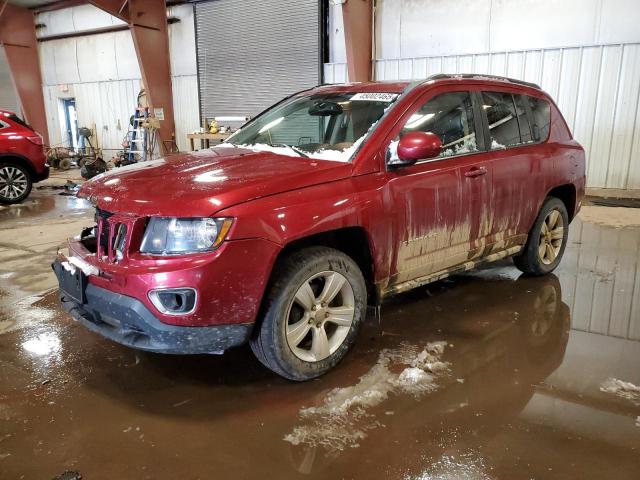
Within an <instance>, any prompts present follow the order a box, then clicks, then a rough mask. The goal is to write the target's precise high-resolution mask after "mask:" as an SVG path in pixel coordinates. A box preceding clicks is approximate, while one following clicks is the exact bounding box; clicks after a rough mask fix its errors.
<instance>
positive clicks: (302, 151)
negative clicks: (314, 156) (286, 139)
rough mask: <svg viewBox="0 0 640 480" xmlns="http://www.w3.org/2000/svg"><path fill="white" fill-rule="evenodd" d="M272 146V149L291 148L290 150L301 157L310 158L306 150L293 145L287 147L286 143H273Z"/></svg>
mask: <svg viewBox="0 0 640 480" xmlns="http://www.w3.org/2000/svg"><path fill="white" fill-rule="evenodd" d="M270 145H271V146H272V147H286V148H289V149H291V150H293V151H294V152H296V153H297V154H298V155H300V156H301V157H304V158H309V155H307V154H306V153H305V152H304V150H302V149H301V148H298V147H294V146H293V145H287V144H285V143H271V144H270Z"/></svg>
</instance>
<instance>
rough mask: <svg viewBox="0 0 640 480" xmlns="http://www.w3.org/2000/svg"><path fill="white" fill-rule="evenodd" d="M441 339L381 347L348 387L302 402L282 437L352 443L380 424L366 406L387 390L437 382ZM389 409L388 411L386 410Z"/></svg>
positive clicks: (413, 390)
mask: <svg viewBox="0 0 640 480" xmlns="http://www.w3.org/2000/svg"><path fill="white" fill-rule="evenodd" d="M445 345H446V342H431V343H428V344H427V345H426V347H425V348H424V349H422V350H420V349H419V348H417V347H415V346H411V345H401V346H400V347H398V348H396V349H385V350H383V351H382V352H380V356H379V357H378V361H377V362H376V364H375V365H374V366H373V367H372V368H371V369H370V370H369V371H368V372H367V373H365V374H364V375H363V376H361V377H360V380H359V381H358V383H357V384H355V385H353V386H351V387H343V388H336V389H334V390H332V391H331V392H329V393H328V394H327V395H326V397H325V398H324V402H323V404H322V405H321V406H318V407H309V408H303V409H302V410H301V411H300V419H301V420H302V421H303V423H304V424H303V425H299V426H296V427H295V428H294V430H293V432H292V433H290V434H288V435H286V436H285V438H284V439H285V440H286V441H288V442H290V443H292V444H293V445H308V446H311V447H314V446H322V447H324V448H325V449H326V450H327V451H330V452H331V451H339V450H344V449H345V448H346V447H351V448H356V447H358V446H360V445H359V443H358V442H359V441H360V440H362V439H364V438H366V436H367V431H369V430H373V429H375V428H378V427H381V426H384V425H383V424H382V423H380V421H379V420H378V419H377V417H376V415H375V414H372V413H371V412H370V410H371V409H372V408H373V407H376V406H378V405H380V404H381V403H383V402H384V401H385V400H387V399H388V398H389V396H390V395H392V394H396V395H399V394H409V395H414V396H416V397H419V396H421V395H422V394H425V393H428V392H432V391H434V390H436V389H437V388H438V385H437V383H436V380H437V377H439V376H441V375H444V374H446V373H447V372H448V370H449V366H448V364H447V363H445V362H443V361H442V360H441V357H442V354H443V353H444V349H445ZM388 413H391V412H388Z"/></svg>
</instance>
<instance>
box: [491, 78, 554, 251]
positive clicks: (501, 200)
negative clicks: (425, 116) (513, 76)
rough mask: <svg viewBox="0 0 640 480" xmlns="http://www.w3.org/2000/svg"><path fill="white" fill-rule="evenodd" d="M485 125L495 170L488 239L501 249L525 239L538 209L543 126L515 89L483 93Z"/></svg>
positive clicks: (541, 186) (540, 188)
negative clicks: (539, 141)
mask: <svg viewBox="0 0 640 480" xmlns="http://www.w3.org/2000/svg"><path fill="white" fill-rule="evenodd" d="M479 95H480V99H481V102H482V113H483V115H484V119H483V120H484V121H485V123H486V125H487V130H488V136H489V139H488V141H487V143H488V144H489V145H490V154H489V155H490V157H491V165H492V170H493V205H492V212H491V216H492V229H491V235H490V238H489V239H488V243H489V244H491V245H492V250H493V251H497V250H501V249H503V248H505V247H509V246H511V245H513V244H517V243H523V242H524V240H525V236H526V234H527V232H528V230H529V228H530V226H531V225H530V224H531V219H532V218H533V217H534V216H535V213H536V211H537V208H538V201H539V193H538V192H540V191H541V190H542V189H543V185H542V184H541V182H543V181H544V179H543V175H542V170H541V169H542V168H543V167H544V165H543V164H544V162H545V158H544V156H545V155H544V153H543V152H542V150H541V149H540V148H535V147H534V148H532V146H533V144H535V143H537V142H536V138H539V133H540V131H539V129H536V128H535V125H533V122H532V121H531V113H530V108H529V106H528V105H527V101H526V100H527V97H526V96H524V95H521V94H520V93H518V92H516V91H508V90H504V91H499V90H497V89H496V90H493V89H492V90H485V91H482V92H480V93H479Z"/></svg>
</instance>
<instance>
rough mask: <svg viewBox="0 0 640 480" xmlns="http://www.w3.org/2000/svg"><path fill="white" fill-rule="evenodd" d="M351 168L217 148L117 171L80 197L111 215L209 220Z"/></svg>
mask: <svg viewBox="0 0 640 480" xmlns="http://www.w3.org/2000/svg"><path fill="white" fill-rule="evenodd" d="M351 170H352V165H351V164H350V163H344V162H337V161H329V160H318V159H311V158H304V157H299V156H296V157H293V156H288V155H283V154H279V153H275V152H256V151H253V150H250V149H247V148H240V147H238V148H236V147H231V148H229V147H228V148H215V149H208V150H201V151H199V152H193V153H187V154H180V155H174V156H171V157H167V158H163V159H159V160H152V161H148V162H141V163H139V164H135V165H129V166H126V167H121V168H115V169H113V170H110V171H109V172H106V173H103V174H101V175H98V176H96V177H94V178H93V179H92V180H89V181H88V182H86V183H85V184H84V185H83V186H82V188H81V189H80V191H79V193H78V196H79V197H83V198H88V199H90V200H91V202H92V203H94V204H95V205H97V206H98V207H99V208H101V209H103V210H106V211H109V212H127V213H133V214H136V215H139V216H151V215H161V216H184V217H188V216H210V215H212V214H214V213H216V212H218V211H220V210H223V209H225V208H227V207H230V206H232V205H236V204H238V203H244V202H247V201H249V200H254V199H257V198H261V197H265V196H269V195H274V194H277V193H282V192H286V191H289V190H295V189H299V188H304V187H309V186H312V185H317V184H321V183H326V182H332V181H335V180H341V179H344V178H347V177H349V176H350V175H351Z"/></svg>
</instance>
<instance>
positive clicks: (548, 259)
mask: <svg viewBox="0 0 640 480" xmlns="http://www.w3.org/2000/svg"><path fill="white" fill-rule="evenodd" d="M554 212H555V213H554ZM554 219H555V220H554ZM554 222H555V223H554ZM558 222H561V224H560V223H558ZM568 236H569V215H568V214H567V208H566V207H565V205H564V203H563V202H562V201H561V200H559V199H558V198H555V197H547V199H546V200H545V201H544V203H543V204H542V208H541V209H540V213H538V217H537V218H536V221H535V223H534V224H533V227H532V228H531V231H530V232H529V237H528V238H527V243H526V244H525V246H524V248H523V250H522V252H521V253H520V254H519V255H518V256H515V257H514V259H513V260H514V263H515V265H516V267H518V269H520V270H521V271H523V272H524V273H526V274H528V275H533V276H540V275H546V274H547V273H550V272H552V271H554V270H555V269H556V267H557V266H558V264H559V263H560V260H561V259H562V255H563V254H564V250H565V248H566V246H567V237H568Z"/></svg>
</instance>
